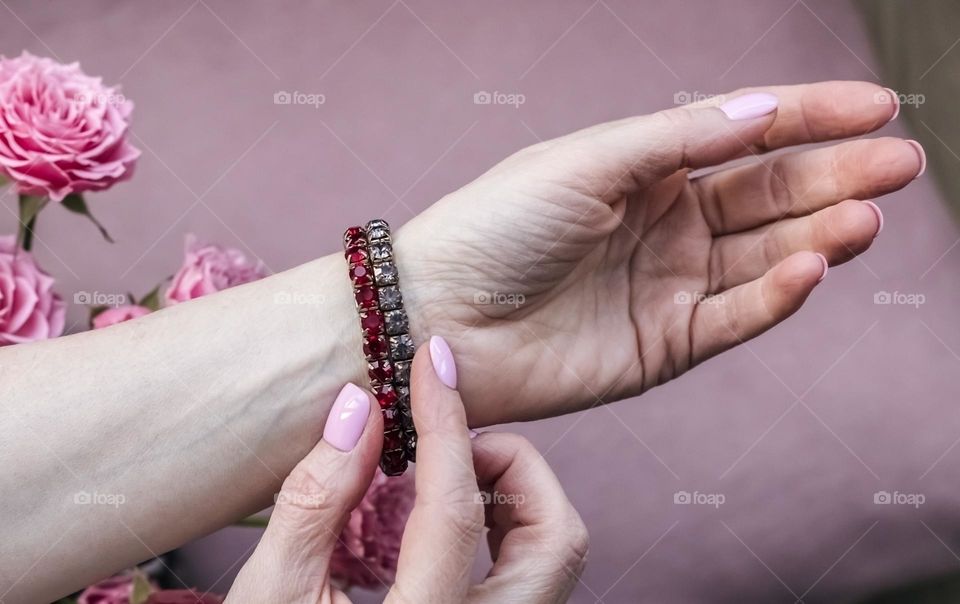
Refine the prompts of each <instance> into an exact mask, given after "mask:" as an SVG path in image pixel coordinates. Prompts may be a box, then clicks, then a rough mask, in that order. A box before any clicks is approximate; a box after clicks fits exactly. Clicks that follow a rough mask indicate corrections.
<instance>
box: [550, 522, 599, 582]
mask: <svg viewBox="0 0 960 604" xmlns="http://www.w3.org/2000/svg"><path fill="white" fill-rule="evenodd" d="M546 545H547V547H548V548H549V549H550V550H551V553H552V554H553V556H555V559H556V560H557V561H558V562H559V563H560V564H561V565H562V566H563V568H564V569H566V570H568V571H572V572H575V573H576V574H577V575H579V574H580V573H581V572H582V571H583V568H584V566H585V565H586V561H587V556H588V554H589V553H590V533H589V532H588V531H587V527H586V525H584V524H583V520H581V519H580V515H579V514H577V513H576V512H575V511H573V510H571V513H570V516H569V518H568V519H567V520H566V521H565V523H564V525H563V528H558V530H556V531H554V533H553V537H552V538H551V540H550V541H549V542H548V543H547V544H546Z"/></svg>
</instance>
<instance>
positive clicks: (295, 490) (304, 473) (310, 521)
mask: <svg viewBox="0 0 960 604" xmlns="http://www.w3.org/2000/svg"><path fill="white" fill-rule="evenodd" d="M371 410H372V412H371ZM382 421H383V420H382V419H381V417H380V412H379V408H378V407H377V406H376V405H374V404H373V402H372V397H371V395H370V393H368V392H367V391H365V390H362V389H361V388H359V387H357V386H355V385H353V384H347V385H346V386H344V387H343V389H342V390H341V391H340V394H339V395H338V396H337V400H336V401H335V402H334V404H333V407H332V408H331V409H330V414H329V415H328V416H327V421H326V424H325V426H324V430H323V439H322V440H321V441H320V442H318V443H317V445H316V446H315V447H314V448H313V450H312V451H310V453H308V454H307V456H306V457H305V458H304V459H303V460H302V461H301V462H300V463H299V464H297V466H296V467H295V468H294V469H293V471H292V472H291V473H290V475H289V476H288V477H287V479H286V480H284V481H283V486H282V487H281V489H280V492H279V493H278V494H277V496H276V504H275V506H274V508H273V513H272V514H271V516H270V522H269V523H268V524H267V528H266V530H265V531H264V533H263V537H262V539H261V540H260V543H259V544H258V545H257V549H256V551H254V553H253V555H252V556H251V557H250V559H249V560H248V561H247V563H246V564H245V565H244V567H243V569H242V570H241V572H240V574H239V575H238V577H237V581H236V582H235V583H234V586H233V587H232V588H231V590H230V591H231V594H232V595H235V592H236V593H242V594H243V597H242V598H240V599H239V600H238V601H250V602H253V601H261V602H267V601H273V602H293V601H297V602H300V601H319V599H320V598H319V596H320V595H321V592H322V590H324V589H327V588H328V587H327V575H328V569H329V564H330V558H331V556H332V555H333V550H334V547H335V546H336V544H337V542H338V540H339V538H340V533H341V531H342V530H343V526H344V524H345V523H346V521H347V518H348V517H349V515H350V512H351V511H352V510H353V509H354V508H355V507H356V506H357V505H358V504H359V503H360V500H361V499H362V498H363V495H364V493H366V491H367V488H368V487H369V486H370V482H371V481H372V480H373V474H374V471H375V470H376V467H377V461H378V458H379V456H380V447H381V443H382V440H383V437H382V435H383V428H382ZM238 589H239V592H238ZM259 595H262V596H264V598H260V599H258V597H257V596H259ZM311 598H315V599H311Z"/></svg>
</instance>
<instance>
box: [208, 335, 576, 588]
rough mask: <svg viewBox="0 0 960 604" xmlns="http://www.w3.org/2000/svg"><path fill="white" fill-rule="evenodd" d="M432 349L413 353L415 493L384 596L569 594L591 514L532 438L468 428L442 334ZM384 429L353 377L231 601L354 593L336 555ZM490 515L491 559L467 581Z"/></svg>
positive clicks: (286, 489) (285, 491)
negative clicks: (337, 578) (339, 580)
mask: <svg viewBox="0 0 960 604" xmlns="http://www.w3.org/2000/svg"><path fill="white" fill-rule="evenodd" d="M429 348H430V350H429V351H428V350H427V346H423V347H421V349H420V350H419V351H418V353H417V355H416V357H415V358H414V364H413V376H412V405H413V414H414V418H415V421H416V423H417V427H418V429H419V431H420V439H419V445H418V452H417V460H418V463H417V466H416V468H417V474H416V488H417V498H416V504H415V506H414V509H413V512H412V513H411V515H410V519H409V521H408V523H407V527H406V530H405V532H404V535H403V541H402V544H401V548H400V561H399V568H398V570H397V580H396V583H395V584H394V585H393V587H392V588H391V589H390V592H389V594H388V595H387V600H386V601H387V602H398V603H399V602H402V603H411V604H412V603H417V604H421V603H427V604H429V603H432V602H442V603H452V602H530V603H546V602H563V601H565V600H566V598H567V596H568V595H569V593H570V591H571V590H572V589H573V586H574V585H575V583H576V582H577V580H578V578H579V576H580V573H581V571H582V569H583V563H584V560H585V557H586V551H587V534H586V529H585V528H584V526H583V522H582V521H581V520H580V517H579V516H578V515H577V512H576V511H575V510H574V509H573V507H572V506H571V505H570V502H569V501H568V500H567V498H566V496H565V495H564V493H563V490H562V488H561V487H560V484H559V483H558V482H557V479H556V477H555V476H554V475H553V473H552V472H551V471H550V468H549V467H548V466H547V464H546V462H545V461H544V460H543V458H542V457H541V456H540V455H539V453H537V451H536V450H535V449H534V448H533V447H532V446H531V445H530V444H529V443H528V442H527V441H525V440H524V439H522V438H520V437H517V436H513V435H509V434H495V433H486V434H481V435H479V436H478V437H477V438H475V439H473V440H471V439H470V437H469V434H468V429H467V424H466V416H465V413H464V409H463V404H462V402H461V401H460V395H459V394H458V392H457V391H456V390H455V388H456V379H457V378H456V368H455V366H454V362H453V357H452V355H451V354H450V352H449V348H447V347H446V344H445V343H444V342H443V341H442V340H439V339H437V340H433V341H431V345H430V347H429ZM431 361H432V362H431ZM382 431H383V428H382V420H381V419H380V412H379V410H378V409H377V407H376V403H375V401H374V400H373V398H372V397H371V396H370V395H369V394H368V393H366V392H365V391H363V390H361V389H359V388H357V387H356V386H353V385H352V384H348V385H347V386H346V387H345V388H344V389H343V391H342V392H341V394H340V396H339V397H338V398H337V402H336V403H335V404H334V406H333V408H332V409H331V412H330V416H329V417H328V419H327V424H326V427H325V429H324V434H323V440H321V441H320V442H319V443H318V444H317V446H316V448H314V450H313V451H311V452H310V454H309V455H308V456H307V457H306V458H305V459H304V460H303V461H302V462H301V463H300V464H299V465H297V467H296V468H295V469H294V470H293V472H292V473H291V474H290V476H289V477H288V478H287V480H286V481H284V483H283V488H282V489H281V491H280V494H279V495H278V497H277V504H276V507H275V508H274V510H273V515H272V516H271V518H270V522H269V524H268V526H267V529H266V531H265V532H264V534H263V538H262V539H261V541H260V543H259V544H258V546H257V549H256V551H255V552H254V553H253V555H252V556H251V557H250V559H249V560H248V561H247V563H246V564H245V565H244V567H243V569H242V570H241V571H240V574H239V575H238V576H237V580H236V581H235V582H234V584H233V587H232V588H231V589H230V593H229V595H228V596H227V602H231V603H245V602H309V603H311V604H312V603H314V602H349V599H348V598H347V596H346V595H345V594H343V593H342V592H340V591H338V590H336V589H335V588H334V587H332V586H331V584H330V577H329V562H330V557H331V555H332V553H333V550H334V546H335V545H336V543H337V539H338V537H339V535H340V532H341V530H342V529H343V524H344V522H346V519H347V517H348V515H349V514H350V511H351V510H352V509H353V508H354V507H355V506H356V505H357V504H358V503H359V501H360V499H361V498H362V497H363V494H364V492H365V491H366V489H367V487H368V486H369V484H370V481H371V479H372V477H373V472H374V470H375V468H376V465H377V458H378V456H379V454H380V441H381V437H382ZM478 485H479V487H478ZM485 521H486V525H487V526H488V527H489V528H490V531H489V533H488V540H489V543H490V550H491V552H492V553H493V558H494V564H493V568H492V570H491V571H490V573H489V574H488V575H487V578H486V579H485V580H484V581H483V582H482V583H480V584H478V585H472V586H471V584H470V570H471V568H472V566H473V560H474V558H475V557H476V554H477V547H478V544H479V539H480V536H481V532H482V529H483V527H484V524H485Z"/></svg>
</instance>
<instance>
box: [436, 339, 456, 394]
mask: <svg viewBox="0 0 960 604" xmlns="http://www.w3.org/2000/svg"><path fill="white" fill-rule="evenodd" d="M430 360H431V361H432V362H433V370H434V371H435V372H436V373H437V377H438V378H440V381H441V382H443V385H444V386H446V387H447V388H456V387H457V365H456V363H454V362H453V352H451V351H450V346H449V345H448V344H447V341H446V340H444V339H443V338H441V337H440V336H433V337H432V338H430Z"/></svg>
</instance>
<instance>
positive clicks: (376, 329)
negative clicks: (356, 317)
mask: <svg viewBox="0 0 960 604" xmlns="http://www.w3.org/2000/svg"><path fill="white" fill-rule="evenodd" d="M360 325H361V326H362V327H363V329H364V330H365V331H367V332H368V333H372V334H377V333H380V331H381V330H382V329H383V316H382V315H381V314H380V311H376V310H370V311H367V312H366V313H363V314H362V316H361V317H360Z"/></svg>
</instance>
